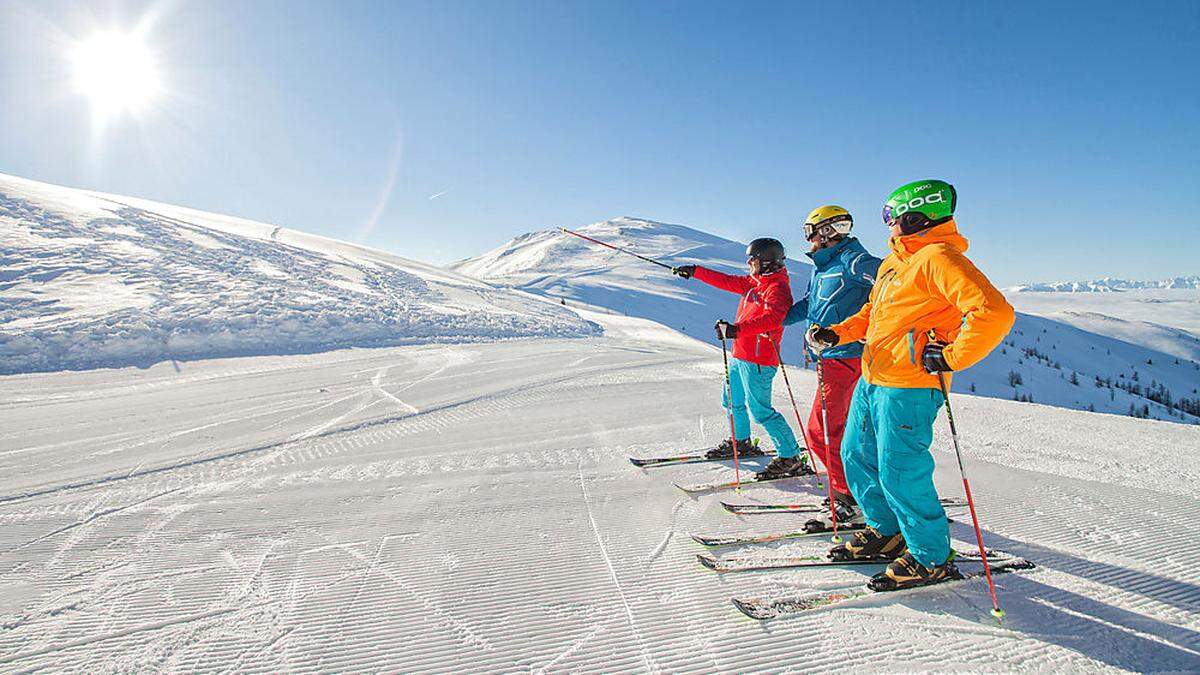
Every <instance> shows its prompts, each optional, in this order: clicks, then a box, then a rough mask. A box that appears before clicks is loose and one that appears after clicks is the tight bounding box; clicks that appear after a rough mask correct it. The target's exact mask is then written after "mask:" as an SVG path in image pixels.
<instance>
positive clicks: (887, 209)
mask: <svg viewBox="0 0 1200 675" xmlns="http://www.w3.org/2000/svg"><path fill="white" fill-rule="evenodd" d="M895 222H896V219H895V218H893V217H892V205H891V204H885V205H884V206H883V224H884V225H887V226H888V227H891V226H892V225H893V224H894V223H895Z"/></svg>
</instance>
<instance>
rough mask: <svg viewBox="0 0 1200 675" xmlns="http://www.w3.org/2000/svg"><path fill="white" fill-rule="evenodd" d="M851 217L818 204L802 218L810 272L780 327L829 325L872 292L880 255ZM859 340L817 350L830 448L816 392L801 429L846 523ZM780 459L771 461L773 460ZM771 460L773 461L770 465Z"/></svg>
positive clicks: (852, 510)
mask: <svg viewBox="0 0 1200 675" xmlns="http://www.w3.org/2000/svg"><path fill="white" fill-rule="evenodd" d="M853 226H854V220H853V219H852V218H851V217H850V212H848V211H847V210H846V209H844V208H842V207H840V206H833V205H829V206H821V207H818V208H816V209H813V211H812V213H810V214H808V218H806V219H805V221H804V238H805V239H807V240H808V242H809V244H811V246H812V250H810V251H809V252H808V254H807V255H808V257H809V258H811V259H812V261H813V273H812V277H811V279H809V282H808V290H807V291H806V292H805V293H804V295H803V297H801V298H800V300H799V302H797V303H795V304H794V305H792V308H791V309H790V310H789V311H788V313H787V316H786V317H785V318H784V321H783V323H784V325H792V324H796V323H799V322H801V321H807V322H808V323H809V325H813V326H831V325H833V324H836V323H840V322H842V321H843V320H845V319H847V318H849V317H851V316H853V315H855V314H856V313H858V311H859V310H860V309H862V306H863V305H864V304H866V302H867V299H868V298H869V297H870V295H871V288H872V287H873V286H874V285H875V272H876V271H877V270H878V269H879V263H880V260H879V258H876V257H875V256H873V255H871V254H870V253H867V250H866V249H865V248H863V245H862V244H860V243H859V241H858V239H856V238H854V237H851V236H850V229H851V228H852V227H853ZM861 359H862V344H861V343H859V342H850V343H847V344H844V345H840V346H837V347H833V348H829V349H825V350H822V351H821V352H820V354H817V355H816V360H817V367H818V368H820V369H821V380H822V381H823V382H824V389H825V413H826V414H825V418H826V423H827V424H828V426H829V428H828V432H829V436H828V437H829V447H826V445H825V429H823V427H822V421H821V420H822V416H821V394H820V392H817V394H816V396H814V397H813V403H812V411H811V412H810V413H809V418H808V425H807V428H806V429H805V430H804V431H805V435H806V436H807V437H808V447H809V448H811V449H812V451H813V452H814V453H815V454H816V455H817V456H818V457H820V458H821V461H822V462H823V463H824V464H825V467H826V469H827V470H828V472H829V480H830V484H831V485H832V486H833V493H834V494H833V497H834V504H833V505H832V507H834V508H837V509H838V512H837V513H838V521H839V522H845V523H849V522H852V521H855V520H858V519H860V517H861V516H860V514H859V512H858V509H857V508H856V505H855V502H854V497H853V496H852V495H851V494H850V488H849V486H847V484H846V474H845V472H844V471H843V469H842V457H841V447H842V433H843V431H844V430H845V428H846V415H847V412H848V411H849V410H850V398H851V396H852V395H853V393H854V387H855V385H856V384H857V383H858V378H859V376H860V375H861V373H862V370H861ZM779 461H780V460H778V459H776V460H775V462H779ZM775 462H773V463H772V464H774V463H775ZM789 468H790V467H786V466H781V467H777V468H775V469H774V470H773V467H772V465H768V466H767V467H766V469H764V471H763V473H764V474H766V475H765V476H764V477H771V476H772V475H774V474H775V473H783V472H786V471H787V470H788V469H789Z"/></svg>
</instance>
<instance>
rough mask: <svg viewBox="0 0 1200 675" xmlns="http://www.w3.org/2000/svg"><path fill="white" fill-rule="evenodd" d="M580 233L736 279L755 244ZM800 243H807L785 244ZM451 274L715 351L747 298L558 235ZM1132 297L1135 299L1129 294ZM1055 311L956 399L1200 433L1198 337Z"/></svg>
mask: <svg viewBox="0 0 1200 675" xmlns="http://www.w3.org/2000/svg"><path fill="white" fill-rule="evenodd" d="M579 231H580V232H581V233H583V234H586V235H588V236H590V237H594V238H596V239H599V240H601V241H604V242H607V243H610V244H614V245H617V246H621V247H624V248H627V249H629V250H631V251H634V252H636V253H639V254H642V255H647V256H650V257H654V258H659V259H661V260H663V261H664V262H667V263H669V264H672V265H679V264H684V263H698V264H702V265H706V266H709V267H714V268H717V269H721V270H724V271H730V272H740V271H741V270H742V269H743V268H744V260H745V257H744V252H745V248H744V245H743V244H740V243H737V242H733V241H729V240H727V239H723V238H720V237H716V236H714V235H711V234H708V233H706V232H702V231H700V230H696V229H693V228H690V227H685V226H683V225H671V224H665V223H659V222H655V221H652V220H646V219H641V218H631V217H622V218H616V219H613V220H608V221H604V222H600V223H594V224H592V225H587V226H585V227H582V228H579ZM765 234H769V233H765ZM789 243H790V244H797V243H800V242H789V241H785V242H784V244H785V245H787V244H789ZM790 257H792V258H801V257H803V253H802V252H800V251H797V250H793V251H792V252H791V256H790ZM451 269H453V270H455V271H457V272H461V273H464V274H469V275H472V276H476V277H478V278H481V279H484V280H487V281H489V282H492V283H495V284H499V285H504V286H510V287H513V288H518V289H521V290H525V291H530V292H534V293H538V294H541V295H545V296H548V297H552V298H561V299H563V300H565V301H566V303H567V304H568V305H571V304H576V303H582V304H586V305H588V306H592V307H598V308H603V309H605V310H608V311H614V312H618V313H621V314H626V315H630V316H638V317H642V318H648V319H652V320H654V321H658V322H659V323H662V324H664V325H666V326H669V327H671V328H675V329H676V330H679V331H681V332H683V333H685V334H687V335H690V336H692V337H694V338H696V339H698V340H701V341H704V342H708V343H713V342H714V340H713V337H712V329H711V326H712V323H713V322H714V321H715V320H716V319H718V318H727V317H729V316H732V314H733V312H734V309H735V308H736V305H737V298H736V297H735V296H733V295H731V294H729V293H725V292H723V291H719V290H716V289H713V288H711V287H709V286H707V285H705V284H701V283H698V282H696V281H686V280H682V279H678V278H675V277H673V276H671V275H670V274H669V273H668V272H667V271H666V270H663V269H660V268H656V267H654V266H653V265H650V264H648V263H645V262H643V261H640V260H637V259H636V258H633V257H630V256H627V255H624V254H621V253H619V252H617V251H613V250H610V249H606V248H602V247H599V246H596V245H594V244H590V243H588V242H585V241H583V240H581V239H578V238H576V237H571V236H569V235H566V234H563V233H561V232H559V231H555V230H550V231H540V232H531V233H528V234H524V235H521V236H519V237H516V238H515V239H513V240H511V241H509V242H508V243H506V244H504V245H502V246H500V247H498V248H496V249H494V250H492V251H489V252H488V253H485V254H483V255H481V256H478V257H475V258H470V259H467V260H464V261H460V262H458V263H455V264H454V265H452V266H451ZM811 270H812V268H811V266H810V265H806V264H801V263H796V262H792V261H789V271H790V272H791V277H792V291H793V295H794V296H796V297H799V296H800V295H802V294H803V293H804V290H805V288H806V287H807V284H808V278H809V276H810V274H811ZM1171 292H1173V293H1189V292H1190V291H1171ZM1015 295H1018V296H1019V295H1020V294H1015ZM1126 295H1131V293H1122V294H1120V296H1126ZM1041 297H1051V296H1041ZM1185 300H1186V299H1185ZM1042 304H1043V305H1044V304H1045V303H1042ZM1065 306H1068V307H1069V306H1070V305H1069V304H1066V305H1065ZM1169 306H1170V305H1167V304H1165V303H1163V304H1159V305H1156V307H1158V308H1159V310H1160V311H1163V312H1165V311H1170V310H1169V309H1167V308H1168V307H1169ZM1043 309H1046V308H1045V307H1043ZM1049 309H1050V311H1039V312H1038V314H1039V315H1034V314H1028V313H1018V316H1017V323H1016V325H1015V327H1014V328H1013V331H1012V334H1011V335H1009V337H1008V339H1007V340H1006V341H1005V344H1004V345H1002V346H1001V347H1000V348H999V349H997V350H996V351H995V352H994V353H993V354H992V355H990V356H989V357H988V358H987V359H985V360H984V361H983V362H982V363H980V364H978V365H976V366H975V367H973V368H971V369H969V370H967V371H965V372H963V373H959V374H957V375H956V377H955V379H954V387H955V389H956V390H959V391H964V392H970V393H976V394H980V395H984V396H991V397H997V398H1009V399H1015V400H1021V401H1034V402H1038V403H1046V404H1049V405H1055V406H1061V407H1067V408H1074V409H1077V410H1091V411H1096V412H1107V413H1114V414H1122V415H1124V414H1130V415H1135V416H1143V417H1150V418H1154V419H1164V420H1171V421H1177V422H1179V421H1182V422H1188V423H1196V422H1200V391H1197V384H1198V383H1200V338H1197V336H1196V335H1194V334H1192V333H1190V332H1188V331H1185V330H1180V329H1178V328H1172V327H1169V326H1164V325H1159V324H1157V323H1153V322H1147V321H1140V320H1132V319H1125V318H1120V317H1117V316H1109V315H1106V314H1103V313H1101V310H1102V309H1103V306H1101V307H1099V308H1096V307H1092V308H1091V309H1092V311H1087V312H1079V311H1071V310H1059V309H1056V308H1054V307H1051V308H1049ZM803 330H804V326H803V325H797V326H795V327H792V328H789V329H788V330H787V332H786V334H785V337H784V340H783V353H784V357H785V360H786V361H787V362H789V363H792V364H800V363H802V362H803V353H802V348H801V339H802V338H801V336H802V334H803Z"/></svg>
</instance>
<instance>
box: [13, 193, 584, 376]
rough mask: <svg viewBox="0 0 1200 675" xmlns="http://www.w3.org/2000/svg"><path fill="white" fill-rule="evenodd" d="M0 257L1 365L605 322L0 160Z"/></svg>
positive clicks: (377, 256)
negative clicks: (73, 184)
mask: <svg viewBox="0 0 1200 675" xmlns="http://www.w3.org/2000/svg"><path fill="white" fill-rule="evenodd" d="M0 261H2V271H0V373H13V372H27V371H34V370H59V369H62V368H92V367H99V366H123V365H129V364H139V365H146V364H149V363H153V362H155V361H159V360H164V359H188V358H204V357H213V356H229V355H243V354H280V353H296V352H310V351H318V350H323V349H332V348H337V347H353V346H382V345H396V344H416V343H427V342H446V341H460V342H461V341H469V340H481V339H494V338H500V337H552V336H553V337H570V336H576V337H578V336H584V335H593V334H596V333H597V332H598V331H599V329H598V328H597V327H596V326H595V325H593V324H590V323H588V322H585V321H583V320H582V319H580V318H579V317H578V316H577V315H576V314H574V313H573V312H570V311H567V310H564V309H563V308H560V307H554V306H553V305H550V304H548V303H544V302H539V301H536V300H534V299H531V298H528V297H521V296H519V295H517V294H514V293H512V292H510V291H506V290H502V289H496V288H493V287H491V286H489V285H487V284H485V283H482V282H480V281H478V280H475V279H470V278H467V277H464V276H462V275H460V274H455V273H453V272H449V271H447V270H444V269H441V268H438V267H435V266H432V265H426V264H424V263H419V262H415V261H412V260H407V259H405V258H401V257H399V256H395V255H392V254H389V253H385V252H382V251H377V250H373V249H369V248H366V247H362V246H357V245H353V244H347V243H343V242H338V241H334V240H331V239H327V238H324V237H319V236H315V235H310V234H305V233H302V232H296V231H294V230H288V229H285V228H282V227H277V226H274V225H269V224H266V223H256V222H253V221H247V220H242V219H238V218H232V217H228V216H221V215H217V214H210V213H204V212H200V211H195V210H192V209H186V208H181V207H175V206H169V205H166V204H157V203H154V202H149V201H145V200H139V199H132V198H127V197H118V196H113V195H105V194H99V193H92V192H87V191H84V190H75V189H70V188H63V187H57V186H53V185H47V184H44V183H38V182H34V181H29V180H25V179H21V178H16V177H12V176H4V175H2V174H0Z"/></svg>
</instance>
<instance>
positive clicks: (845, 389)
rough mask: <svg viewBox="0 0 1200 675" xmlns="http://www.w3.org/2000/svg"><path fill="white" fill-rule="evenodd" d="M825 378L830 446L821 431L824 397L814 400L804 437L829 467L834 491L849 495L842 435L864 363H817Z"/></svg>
mask: <svg viewBox="0 0 1200 675" xmlns="http://www.w3.org/2000/svg"><path fill="white" fill-rule="evenodd" d="M817 367H818V368H821V369H822V370H821V377H822V379H823V380H824V382H825V416H826V418H827V419H828V422H829V446H830V447H828V448H826V447H825V434H824V432H823V431H822V429H821V393H820V392H817V393H816V395H815V396H813V404H812V412H811V413H810V414H809V416H808V428H806V429H805V430H804V435H805V436H806V437H807V439H808V447H809V448H811V449H812V451H813V453H814V454H816V456H817V457H818V458H819V459H820V460H821V463H822V464H824V465H825V468H826V470H827V471H828V472H829V481H830V483H831V484H832V485H833V489H834V490H837V491H838V492H841V493H845V494H849V493H850V488H849V487H848V486H847V485H846V472H845V471H844V470H843V469H842V433H843V432H844V431H845V430H846V414H847V413H848V412H849V411H850V398H851V397H852V396H853V395H854V386H855V385H856V384H858V378H859V376H860V375H862V360H861V359H858V358H853V359H817Z"/></svg>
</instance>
